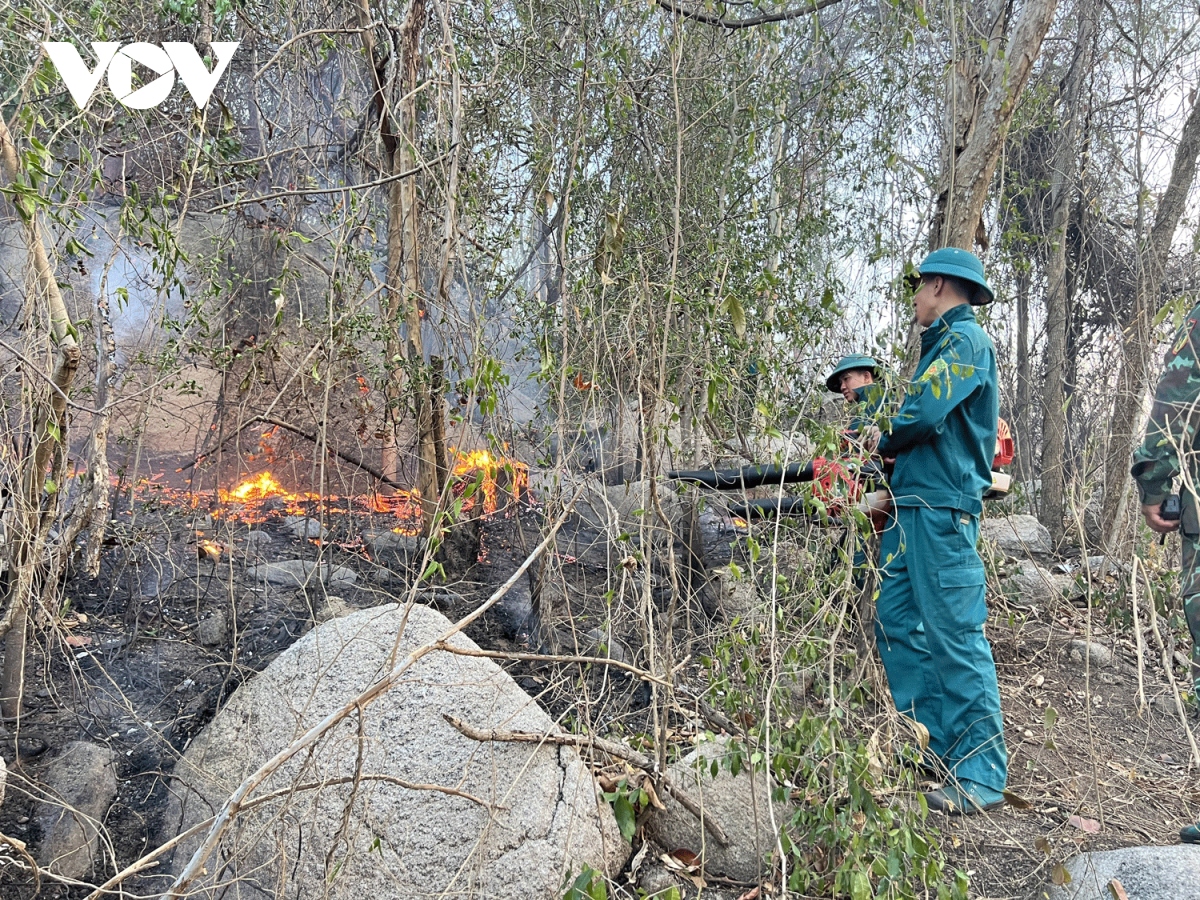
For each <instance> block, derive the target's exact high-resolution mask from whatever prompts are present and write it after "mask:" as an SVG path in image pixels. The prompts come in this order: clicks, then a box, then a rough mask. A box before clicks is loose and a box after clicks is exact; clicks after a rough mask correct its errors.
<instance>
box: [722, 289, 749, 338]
mask: <svg viewBox="0 0 1200 900" xmlns="http://www.w3.org/2000/svg"><path fill="white" fill-rule="evenodd" d="M725 310H726V312H728V313H729V320H730V322H732V323H733V331H734V333H735V334H736V335H737V336H738V337H740V338H744V337H745V336H746V310H745V309H744V308H743V307H742V301H741V300H739V299H738V298H737V297H736V296H735V295H734V294H730V295H729V296H728V297H726V298H725Z"/></svg>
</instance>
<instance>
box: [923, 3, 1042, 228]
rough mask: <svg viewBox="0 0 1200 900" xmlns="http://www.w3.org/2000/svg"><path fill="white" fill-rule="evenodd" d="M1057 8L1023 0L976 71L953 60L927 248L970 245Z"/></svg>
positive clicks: (962, 62)
mask: <svg viewBox="0 0 1200 900" xmlns="http://www.w3.org/2000/svg"><path fill="white" fill-rule="evenodd" d="M1057 6H1058V0H1028V2H1026V3H1025V5H1024V6H1023V7H1022V9H1021V15H1020V18H1019V19H1017V23H1016V25H1015V26H1014V27H1013V30H1012V38H1011V39H1010V40H1008V41H1004V40H994V41H991V42H990V44H991V48H990V50H989V52H988V55H987V57H986V58H985V59H984V60H983V62H982V65H981V66H980V67H979V71H978V73H975V72H974V71H972V67H971V66H970V65H969V64H967V63H966V61H965V60H963V59H959V60H955V61H954V67H953V69H952V74H951V85H950V88H949V90H950V92H951V109H952V117H951V122H952V124H951V130H952V134H951V137H950V142H949V143H948V144H947V147H948V151H949V152H948V153H946V154H945V157H946V158H945V160H944V163H943V171H942V190H941V193H940V194H939V195H938V201H937V209H936V211H935V213H934V219H933V224H932V227H931V229H930V234H929V248H930V249H931V250H936V249H938V248H939V247H962V248H963V249H964V250H970V249H971V248H972V246H974V244H975V240H976V235H977V233H979V231H980V225H981V222H982V217H983V206H984V202H985V201H986V200H987V192H988V188H990V187H991V184H992V176H993V175H994V174H995V172H996V163H997V162H998V161H999V160H1000V151H1001V149H1002V148H1003V147H1004V138H1005V136H1006V135H1007V134H1008V126H1009V125H1010V124H1011V123H1012V117H1013V113H1014V112H1016V108H1017V101H1018V100H1019V99H1020V97H1021V93H1022V91H1024V90H1025V85H1026V83H1027V82H1028V81H1029V75H1030V73H1031V72H1032V71H1033V63H1034V61H1035V60H1036V59H1037V56H1038V53H1039V52H1041V48H1042V41H1043V39H1045V37H1046V32H1047V31H1049V29H1050V23H1051V22H1052V21H1053V20H1054V11H1055V8H1056V7H1057ZM964 107H965V108H964Z"/></svg>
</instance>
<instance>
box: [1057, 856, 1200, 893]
mask: <svg viewBox="0 0 1200 900" xmlns="http://www.w3.org/2000/svg"><path fill="white" fill-rule="evenodd" d="M1066 870H1067V872H1068V873H1070V875H1071V880H1070V882H1069V883H1067V884H1064V885H1051V886H1050V900H1112V898H1113V896H1115V895H1114V894H1113V893H1111V892H1110V891H1109V889H1108V884H1109V882H1110V881H1112V880H1113V879H1114V878H1115V879H1117V880H1118V881H1120V882H1121V887H1123V888H1125V893H1126V894H1128V895H1129V900H1200V846H1195V845H1188V844H1177V845H1174V846H1168V847H1126V848H1124V849H1122V850H1104V851H1101V852H1097V853H1080V854H1079V855H1078V856H1075V857H1072V858H1071V859H1070V860H1069V861H1068V862H1067V864H1066Z"/></svg>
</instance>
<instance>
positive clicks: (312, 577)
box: [246, 559, 358, 587]
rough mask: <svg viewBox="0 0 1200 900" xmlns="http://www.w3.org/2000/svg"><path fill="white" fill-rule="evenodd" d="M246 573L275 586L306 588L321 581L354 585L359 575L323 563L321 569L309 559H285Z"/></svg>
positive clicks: (264, 564) (249, 568)
mask: <svg viewBox="0 0 1200 900" xmlns="http://www.w3.org/2000/svg"><path fill="white" fill-rule="evenodd" d="M246 573H247V574H248V575H250V577H251V578H255V579H257V580H259V581H265V582H266V583H267V584H275V585H279V586H281V587H304V586H305V585H306V584H308V583H309V582H310V581H320V582H325V583H328V584H331V585H333V584H343V585H350V584H354V582H355V581H357V580H358V575H356V574H355V573H354V571H353V570H352V569H347V568H346V567H345V566H333V567H332V568H331V567H330V565H329V564H328V563H322V564H321V565H320V567H319V570H318V566H317V564H316V563H315V562H313V561H312V560H308V559H285V560H282V561H280V562H269V563H259V564H258V565H255V566H249V567H248V568H247V569H246Z"/></svg>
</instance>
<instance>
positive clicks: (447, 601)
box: [417, 585, 463, 612]
mask: <svg viewBox="0 0 1200 900" xmlns="http://www.w3.org/2000/svg"><path fill="white" fill-rule="evenodd" d="M462 599H463V598H462V595H461V594H456V593H455V592H454V591H452V590H449V589H447V588H444V587H441V586H440V585H430V586H429V587H427V588H425V589H424V590H422V591H421V592H420V593H419V594H418V595H417V602H418V603H424V604H425V605H426V606H432V607H433V608H434V609H437V610H441V611H442V612H445V611H446V610H448V609H451V608H453V606H454V605H455V604H456V603H461V602H462Z"/></svg>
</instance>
